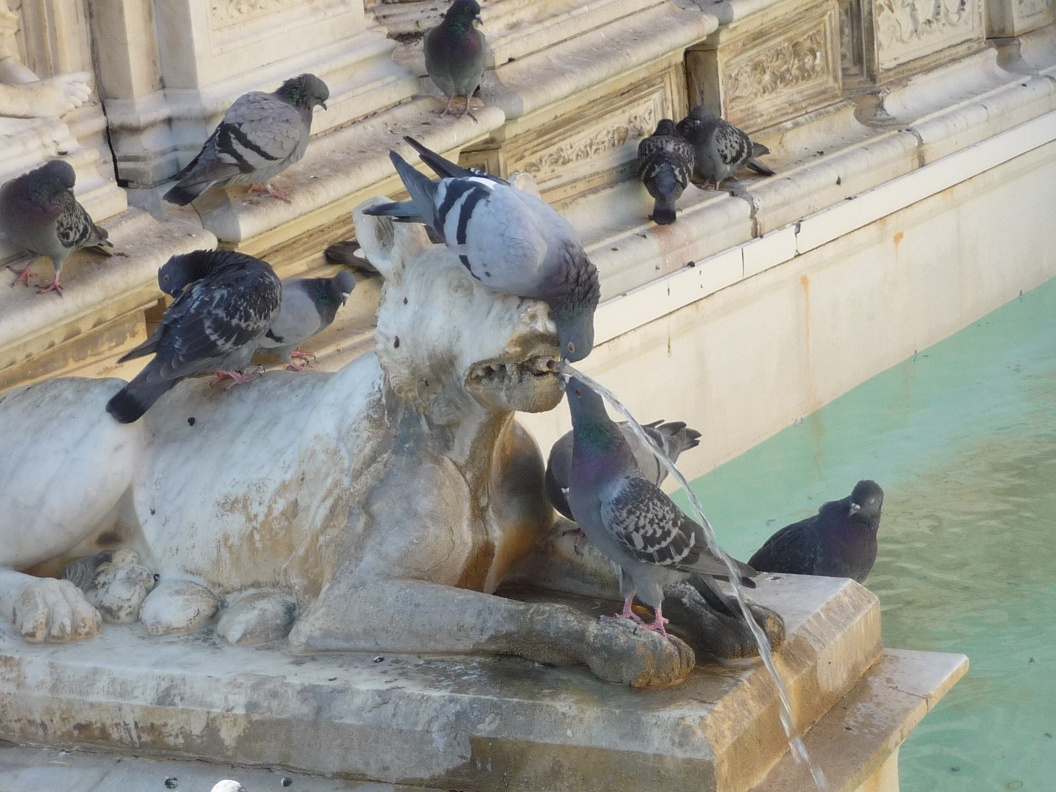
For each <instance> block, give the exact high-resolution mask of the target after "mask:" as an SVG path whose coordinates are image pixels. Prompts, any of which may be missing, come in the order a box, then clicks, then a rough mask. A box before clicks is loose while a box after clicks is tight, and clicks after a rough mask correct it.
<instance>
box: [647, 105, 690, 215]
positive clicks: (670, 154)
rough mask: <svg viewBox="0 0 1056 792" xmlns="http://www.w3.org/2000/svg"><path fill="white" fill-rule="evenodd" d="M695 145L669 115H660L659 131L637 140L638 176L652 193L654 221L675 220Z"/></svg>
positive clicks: (688, 176)
mask: <svg viewBox="0 0 1056 792" xmlns="http://www.w3.org/2000/svg"><path fill="white" fill-rule="evenodd" d="M695 163H696V155H695V154H694V152H693V145H692V144H691V143H690V142H689V141H688V140H686V139H684V138H683V137H682V136H681V135H679V134H678V130H677V129H676V128H675V122H674V121H672V120H671V119H670V118H662V119H660V123H658V124H657V125H656V131H655V132H653V134H652V135H650V136H649V137H647V138H646V139H645V140H643V141H642V142H641V143H639V144H638V178H639V179H641V181H642V184H644V185H645V189H647V190H648V191H649V194H650V195H651V196H652V197H653V222H655V223H656V224H657V225H670V224H671V223H673V222H675V202H676V201H677V200H678V199H679V198H680V197H681V196H682V192H683V191H684V190H685V189H686V186H687V185H688V184H689V180H690V178H691V177H692V176H693V167H694V164H695Z"/></svg>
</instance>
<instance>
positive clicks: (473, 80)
mask: <svg viewBox="0 0 1056 792" xmlns="http://www.w3.org/2000/svg"><path fill="white" fill-rule="evenodd" d="M477 21H480V6H479V5H478V4H477V0H455V2H453V3H452V4H451V7H450V8H448V9H447V13H446V14H444V18H443V20H442V21H441V22H440V24H439V25H437V26H436V27H434V28H430V29H429V30H428V31H426V33H425V42H424V45H423V46H424V49H425V70H426V72H428V74H429V76H430V77H431V78H432V80H433V82H434V83H436V86H437V88H439V89H440V90H441V91H443V92H444V95H445V96H447V104H445V105H444V109H443V112H442V113H441V115H444V114H446V113H448V112H450V110H451V102H452V100H454V98H455V97H456V96H464V97H465V98H466V107H465V109H464V110H463V111H462V113H461V115H466V114H469V117H470V118H473V114H472V113H470V112H469V100H470V98H471V97H472V96H473V94H474V92H475V91H476V90H477V88H479V87H480V81H481V80H482V79H483V78H484V65H485V63H486V61H487V58H488V43H487V40H486V39H485V38H484V34H483V33H481V32H480V31H479V30H477V29H476V28H475V27H474V26H473V23H474V22H477ZM473 120H474V121H476V118H473Z"/></svg>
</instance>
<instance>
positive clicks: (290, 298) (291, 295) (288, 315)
mask: <svg viewBox="0 0 1056 792" xmlns="http://www.w3.org/2000/svg"><path fill="white" fill-rule="evenodd" d="M355 288H356V276H355V275H353V274H352V273H351V272H349V271H348V270H342V271H341V272H339V273H337V274H336V275H334V277H332V278H287V279H286V280H284V281H283V282H282V305H281V306H280V307H279V313H278V316H276V317H275V319H274V320H272V323H271V327H269V328H268V332H266V333H265V334H264V337H263V338H261V339H260V347H259V350H258V351H260V352H266V353H268V354H269V355H274V356H275V357H277V358H278V359H279V360H281V361H283V362H284V363H286V364H287V365H286V368H287V369H289V370H290V371H304V369H306V368H307V367H308V360H310V359H311V358H313V357H315V356H314V355H313V354H312V353H311V352H304V351H302V350H301V348H300V346H301V344H303V343H304V342H305V341H307V340H308V339H309V338H312V337H313V336H316V335H318V334H319V333H321V332H322V331H323V330H325V329H326V328H328V327H329V326H330V325H332V324H333V323H334V319H335V318H336V317H337V309H338V308H340V307H341V306H342V305H344V304H345V301H346V300H348V295H350V294H351V293H352V290H353V289H355ZM297 361H303V362H297Z"/></svg>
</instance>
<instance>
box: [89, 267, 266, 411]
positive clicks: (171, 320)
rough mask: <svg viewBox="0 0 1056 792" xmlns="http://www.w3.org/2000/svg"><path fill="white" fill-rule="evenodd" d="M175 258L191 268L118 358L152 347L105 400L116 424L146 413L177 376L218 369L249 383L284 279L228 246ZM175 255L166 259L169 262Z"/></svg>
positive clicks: (175, 381)
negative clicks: (145, 331)
mask: <svg viewBox="0 0 1056 792" xmlns="http://www.w3.org/2000/svg"><path fill="white" fill-rule="evenodd" d="M173 259H176V260H182V261H178V264H177V265H174V266H175V267H176V268H178V269H181V270H182V269H184V268H186V271H188V272H190V273H191V274H193V275H195V276H196V277H191V278H190V281H189V285H188V286H187V288H185V289H184V290H183V291H181V292H180V293H179V295H178V296H177V297H176V299H175V300H174V301H173V303H172V305H170V306H169V307H168V309H167V310H166V311H165V314H164V315H163V316H162V317H161V324H159V325H158V326H157V328H155V330H154V332H153V333H151V334H150V337H149V338H147V340H146V341H144V342H143V343H142V344H140V345H139V346H138V347H136V348H135V349H133V350H132V351H131V352H129V353H128V354H126V355H125V356H124V357H122V358H121V359H120V361H118V362H124V361H126V360H131V359H132V358H137V357H142V356H143V355H149V354H151V353H153V354H154V359H153V360H151V361H150V362H149V363H148V364H147V365H146V367H145V368H144V369H143V370H142V371H141V372H139V374H137V375H136V376H135V378H134V379H133V380H132V381H131V382H129V383H128V385H126V386H125V387H124V388H122V389H121V390H120V391H118V393H117V394H116V395H115V396H114V397H113V398H112V399H110V401H109V402H108V403H107V405H106V411H107V412H108V413H110V414H111V415H112V416H113V417H114V418H115V419H117V420H118V421H120V422H121V423H131V422H132V421H135V420H137V419H138V418H139V417H140V416H142V415H143V413H145V412H146V411H147V410H148V409H150V407H151V405H153V404H154V402H156V401H157V400H158V399H159V398H161V395H162V394H163V393H165V392H166V391H167V390H169V389H170V388H172V387H173V386H174V385H175V384H176V383H177V382H179V381H180V380H182V379H185V378H187V377H192V376H194V375H195V374H201V373H203V372H206V371H216V372H217V376H218V379H219V378H220V377H221V375H222V376H227V377H230V378H231V379H233V380H234V381H235V382H236V383H237V382H247V381H249V380H251V379H253V378H254V376H253V375H242V374H240V373H239V370H240V369H242V368H244V367H245V366H247V365H248V364H249V361H250V359H251V358H252V357H253V352H254V351H255V350H256V349H257V347H258V346H259V345H260V339H261V338H262V337H263V336H264V334H265V333H266V332H267V331H268V328H269V327H271V323H272V321H274V319H275V316H276V315H277V314H278V311H279V305H280V304H281V302H282V282H281V281H280V280H279V278H278V276H277V275H276V274H275V271H274V270H272V268H271V266H270V265H269V264H267V263H266V262H264V261H261V260H260V259H257V258H253V257H252V256H247V255H245V254H244V253H236V252H235V251H233V250H222V251H212V250H195V251H193V252H191V253H185V254H183V255H181V256H174V257H173ZM173 259H170V260H169V262H170V263H172V261H173Z"/></svg>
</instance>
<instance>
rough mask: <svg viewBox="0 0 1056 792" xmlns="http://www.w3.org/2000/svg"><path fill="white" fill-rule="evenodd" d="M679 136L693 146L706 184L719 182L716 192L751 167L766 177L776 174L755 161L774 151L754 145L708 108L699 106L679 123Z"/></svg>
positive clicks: (749, 139) (699, 171)
mask: <svg viewBox="0 0 1056 792" xmlns="http://www.w3.org/2000/svg"><path fill="white" fill-rule="evenodd" d="M678 134H680V135H681V136H682V137H684V138H685V139H686V140H687V141H689V142H690V143H691V144H692V145H693V150H694V151H695V152H696V155H697V173H699V174H700V176H701V178H703V179H704V182H705V184H706V183H707V182H715V188H716V189H718V188H719V186H720V185H721V184H722V182H723V181H724V180H726V179H728V178H729V177H730V176H732V175H733V174H734V173H736V172H737V171H739V170H740V169H741V168H750V169H751V170H753V171H755V172H756V173H761V174H762V175H764V176H773V175H774V172H773V171H772V170H770V168H768V167H766V166H765V165H763V164H762V163H760V162H758V161H756V160H755V157H761V156H763V155H764V154H769V153H770V149H768V148H767V147H766V146H764V145H762V144H761V143H755V142H753V141H752V139H751V138H750V137H748V134H747V133H745V132H742V131H741V130H740V129H738V128H737V127H735V126H734V125H733V124H731V123H730V122H729V121H725V120H723V119H721V118H717V117H716V116H714V115H712V114H711V113H710V112H709V111H708V109H707V108H706V107H705V106H704V105H697V106H696V107H694V108H693V109H692V110H691V111H690V113H689V115H688V116H686V117H685V118H683V119H682V120H681V121H679V122H678Z"/></svg>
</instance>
